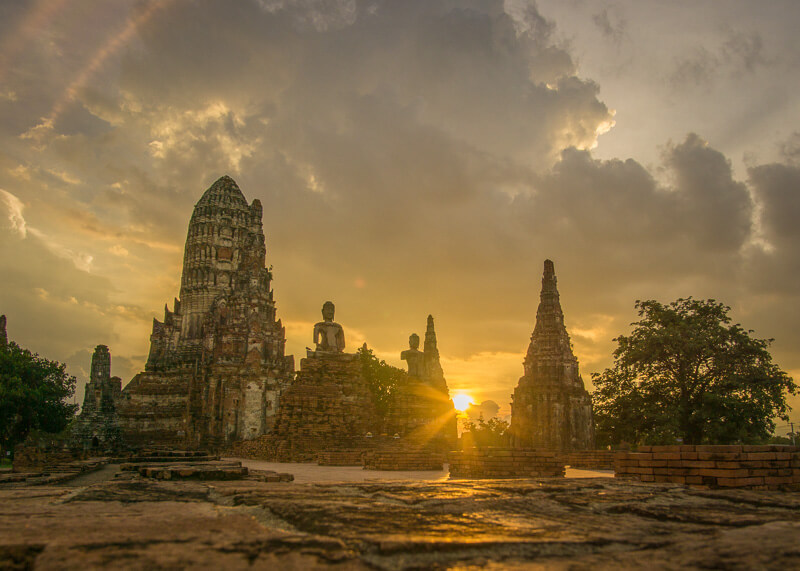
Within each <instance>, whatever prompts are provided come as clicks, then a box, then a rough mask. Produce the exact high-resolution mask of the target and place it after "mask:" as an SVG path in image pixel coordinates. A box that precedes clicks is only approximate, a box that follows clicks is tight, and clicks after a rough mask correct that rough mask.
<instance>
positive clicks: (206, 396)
mask: <svg viewBox="0 0 800 571" xmlns="http://www.w3.org/2000/svg"><path fill="white" fill-rule="evenodd" d="M262 214H263V209H262V207H261V202H259V201H258V200H253V202H252V203H251V204H249V205H248V203H247V200H245V197H244V195H243V194H242V191H241V190H240V189H239V187H238V185H237V184H236V182H235V181H234V180H233V179H232V178H231V177H229V176H223V177H221V178H219V179H218V180H217V181H215V182H214V184H212V185H211V186H210V187H209V188H208V190H206V191H205V192H204V193H203V196H202V197H201V198H200V200H199V201H198V202H197V204H196V205H195V207H194V211H193V212H192V216H191V219H190V221H189V228H188V232H187V235H186V248H185V250H184V258H183V274H182V276H181V288H180V299H177V298H176V299H175V300H174V302H173V309H172V311H170V310H169V307H165V308H164V320H163V322H162V321H158V320H156V319H154V320H153V332H152V334H151V336H150V354H149V356H148V359H147V364H146V365H145V373H143V374H142V375H137V377H135V378H134V380H133V381H131V383H130V384H129V385H128V386H127V387H126V388H125V392H126V399H125V402H124V403H123V405H122V406H121V408H120V418H121V422H122V424H123V428H124V429H125V430H126V434H127V435H129V437H130V438H131V439H135V440H138V441H140V442H142V443H144V442H147V441H151V440H164V439H165V438H166V437H167V435H168V434H169V435H171V437H172V438H175V439H177V441H176V442H174V443H173V444H175V445H178V444H183V443H186V444H190V445H202V446H216V445H218V444H220V445H221V444H222V443H224V442H229V441H232V440H237V439H249V438H255V437H257V436H260V435H262V434H264V433H265V432H267V431H268V430H269V429H270V427H271V425H272V422H273V418H274V414H275V409H276V408H277V406H278V401H279V396H280V393H281V391H282V389H283V387H284V386H286V385H287V384H288V382H289V380H290V379H291V377H292V375H293V373H294V360H293V358H292V357H285V356H284V347H285V344H286V336H285V330H284V328H283V325H282V324H281V322H280V320H278V319H276V317H275V301H274V299H273V292H272V290H271V288H270V284H271V281H272V273H271V271H270V269H268V268H267V267H266V251H267V249H266V241H265V239H264V230H263V227H262V220H261V218H262ZM167 385H169V386H167ZM162 394H164V395H170V396H169V398H168V399H164V398H161V397H160V396H158V395H162ZM151 397H153V401H152V402H159V403H163V406H164V410H163V411H160V412H159V411H155V413H154V414H155V417H154V418H152V419H150V418H146V419H145V417H144V416H143V414H144V413H143V411H142V410H141V407H142V406H144V404H145V403H146V402H148V399H150V398H151ZM137 400H139V401H140V403H138V404H137V402H136V401H137ZM187 400H188V403H187V402H186V401H187ZM148 414H150V412H148ZM165 444H166V442H165Z"/></svg>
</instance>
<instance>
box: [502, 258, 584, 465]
mask: <svg viewBox="0 0 800 571" xmlns="http://www.w3.org/2000/svg"><path fill="white" fill-rule="evenodd" d="M524 372H525V374H524V375H523V376H522V378H520V380H519V384H518V385H517V388H516V389H515V390H514V396H513V399H514V400H513V402H512V404H511V435H512V436H511V437H512V443H513V445H514V446H515V447H518V448H550V449H557V450H565V451H566V450H588V449H591V448H593V447H594V419H593V417H592V401H591V397H590V396H589V393H588V392H587V391H586V387H585V386H584V384H583V379H582V378H581V376H580V373H579V372H578V359H576V358H575V355H573V353H572V348H571V346H570V341H569V335H568V334H567V329H566V327H565V326H564V312H563V311H562V310H561V302H560V300H559V295H558V288H557V287H556V274H555V268H554V266H553V262H551V261H550V260H545V262H544V275H543V276H542V292H541V296H540V302H539V309H538V311H537V312H536V326H535V328H534V330H533V334H532V335H531V343H530V345H529V346H528V353H527V355H526V356H525V362H524Z"/></svg>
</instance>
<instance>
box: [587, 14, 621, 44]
mask: <svg viewBox="0 0 800 571" xmlns="http://www.w3.org/2000/svg"><path fill="white" fill-rule="evenodd" d="M592 22H594V25H595V26H597V29H599V30H600V33H602V34H603V36H605V37H606V38H608V39H610V40H611V41H613V42H614V43H617V44H618V43H620V41H622V38H623V37H624V36H625V28H626V26H627V22H626V21H625V18H624V17H623V16H622V15H621V14H620V13H619V11H618V10H617V9H614V8H603V9H602V10H600V11H599V12H597V13H595V14H594V15H593V16H592Z"/></svg>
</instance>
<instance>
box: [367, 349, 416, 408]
mask: <svg viewBox="0 0 800 571" xmlns="http://www.w3.org/2000/svg"><path fill="white" fill-rule="evenodd" d="M358 358H359V359H360V361H361V371H362V372H363V374H364V378H365V379H366V380H367V384H368V386H369V389H370V391H372V395H373V397H374V398H375V408H376V409H377V412H378V415H379V416H380V418H381V419H383V420H385V419H386V417H387V415H388V414H389V410H390V409H391V407H392V404H393V403H394V397H395V393H396V392H397V388H398V385H399V384H400V383H401V382H402V381H403V379H404V378H405V377H406V372H405V371H403V370H402V369H398V368H397V367H393V366H392V365H389V364H387V363H386V361H383V360H381V359H378V358H377V357H376V356H375V355H374V354H373V353H372V349H369V348H367V344H366V343H365V344H364V345H363V346H362V347H361V348H359V350H358Z"/></svg>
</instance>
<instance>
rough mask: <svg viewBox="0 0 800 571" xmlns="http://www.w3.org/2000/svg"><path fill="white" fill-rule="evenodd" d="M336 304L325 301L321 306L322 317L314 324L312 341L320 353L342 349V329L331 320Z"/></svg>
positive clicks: (341, 350)
mask: <svg viewBox="0 0 800 571" xmlns="http://www.w3.org/2000/svg"><path fill="white" fill-rule="evenodd" d="M335 312H336V306H335V305H333V302H332V301H326V302H325V304H324V305H323V306H322V319H323V321H320V322H319V323H317V324H316V325H314V343H315V344H316V346H317V349H316V350H317V351H318V352H322V353H341V352H343V351H344V329H342V326H341V325H339V324H338V323H336V322H334V321H333V316H334V313H335Z"/></svg>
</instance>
